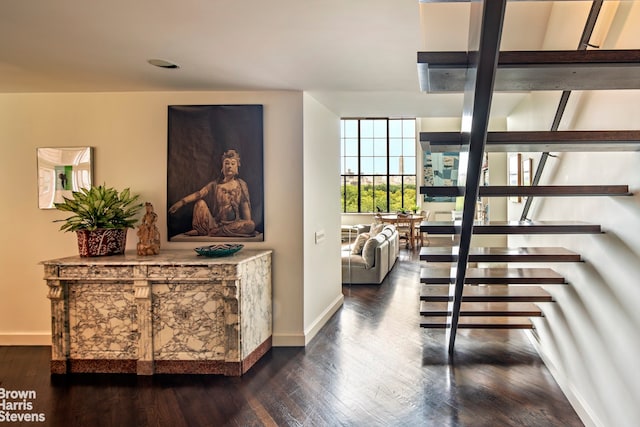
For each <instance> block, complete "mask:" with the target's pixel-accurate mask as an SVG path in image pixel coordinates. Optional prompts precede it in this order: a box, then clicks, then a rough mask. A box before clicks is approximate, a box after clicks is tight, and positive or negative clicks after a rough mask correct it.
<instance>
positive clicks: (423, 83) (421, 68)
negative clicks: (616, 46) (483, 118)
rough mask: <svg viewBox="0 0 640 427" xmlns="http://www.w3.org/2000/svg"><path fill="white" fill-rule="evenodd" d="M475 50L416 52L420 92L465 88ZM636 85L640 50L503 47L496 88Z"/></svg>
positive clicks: (609, 88)
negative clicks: (533, 49) (523, 49)
mask: <svg viewBox="0 0 640 427" xmlns="http://www.w3.org/2000/svg"><path fill="white" fill-rule="evenodd" d="M477 54H478V53H477V52H463V51H460V52H418V80H419V83H420V89H421V90H422V91H424V92H429V93H438V92H457V93H462V92H464V90H465V83H466V80H467V68H468V67H469V64H473V63H474V61H475V60H474V57H475V56H477ZM638 87H640V50H637V49H620V50H605V49H597V50H596V49H592V50H567V51H557V50H555V51H554V50H541V51H501V52H500V53H499V55H498V64H497V69H496V71H495V82H494V87H493V90H494V91H532V90H615V89H637V88H638Z"/></svg>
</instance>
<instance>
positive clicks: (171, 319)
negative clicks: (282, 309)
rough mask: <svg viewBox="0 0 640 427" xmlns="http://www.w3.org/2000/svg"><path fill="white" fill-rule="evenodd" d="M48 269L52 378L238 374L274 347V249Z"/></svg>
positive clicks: (73, 260) (124, 258)
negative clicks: (113, 374)
mask: <svg viewBox="0 0 640 427" xmlns="http://www.w3.org/2000/svg"><path fill="white" fill-rule="evenodd" d="M43 264H44V265H45V279H46V281H47V285H48V286H49V299H50V300H51V313H52V361H51V372H52V373H67V372H131V373H134V372H135V373H138V374H153V373H222V374H225V375H241V374H242V373H244V372H246V370H248V369H249V368H250V367H251V366H252V365H253V364H254V363H255V362H256V361H257V360H258V359H259V358H260V357H261V356H262V355H263V354H264V353H266V351H268V349H269V348H271V334H272V326H271V322H272V315H271V251H249V250H247V251H242V252H240V253H238V254H235V255H234V256H232V257H229V258H223V259H207V258H204V259H203V258H200V257H198V258H196V257H195V256H194V255H193V254H192V253H191V252H189V251H163V253H161V254H160V255H158V256H154V257H140V256H136V255H132V254H125V255H118V256H112V257H101V258H100V259H87V258H80V257H68V258H61V259H57V260H51V261H45V262H43Z"/></svg>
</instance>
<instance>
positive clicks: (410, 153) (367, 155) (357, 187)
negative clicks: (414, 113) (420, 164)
mask: <svg viewBox="0 0 640 427" xmlns="http://www.w3.org/2000/svg"><path fill="white" fill-rule="evenodd" d="M340 169H341V172H340V181H341V193H342V212H376V211H382V212H396V211H399V210H401V209H412V208H413V207H414V206H415V205H416V201H417V198H416V121H415V119H343V120H341V137H340Z"/></svg>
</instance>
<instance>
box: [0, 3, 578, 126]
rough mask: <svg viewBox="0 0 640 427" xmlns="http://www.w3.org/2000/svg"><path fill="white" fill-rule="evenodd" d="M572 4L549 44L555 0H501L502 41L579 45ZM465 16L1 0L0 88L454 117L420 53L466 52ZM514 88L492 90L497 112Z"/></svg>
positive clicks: (359, 7) (397, 6) (374, 7)
mask: <svg viewBox="0 0 640 427" xmlns="http://www.w3.org/2000/svg"><path fill="white" fill-rule="evenodd" d="M569 3H572V4H574V5H576V4H578V6H573V9H571V12H570V14H568V15H567V17H566V20H565V21H563V25H562V31H556V32H555V33H554V40H553V41H552V42H551V41H550V40H551V37H550V36H549V26H550V25H551V24H552V22H551V21H552V19H551V18H553V16H554V14H553V13H551V12H552V9H553V7H554V6H553V3H552V2H513V3H509V4H508V8H507V16H506V20H505V27H504V31H503V38H502V40H503V42H502V49H503V50H508V49H540V48H543V47H544V48H547V49H550V48H554V49H575V48H576V47H577V43H578V39H579V37H580V33H581V31H582V26H583V25H584V20H585V18H586V13H587V12H588V7H589V4H590V2H569ZM468 15H469V4H468V3H464V2H462V3H459V2H457V3H444V4H443V3H419V1H418V0H393V1H390V0H366V1H365V0H348V1H347V0H316V1H300V0H272V1H270V2H264V1H259V2H258V1H256V2H244V1H238V0H180V1H172V0H135V1H131V0H111V1H108V2H94V1H86V0H56V1H51V0H2V1H0V93H14V92H15V93H20V92H109V91H227V90H228V91H241V90H249V91H255V90H295V91H307V92H309V93H311V94H312V95H313V96H314V97H315V98H316V99H318V100H319V101H320V102H322V103H324V104H325V105H326V106H327V107H329V108H330V109H331V110H333V111H335V112H336V113H337V114H339V115H341V116H415V117H459V115H460V112H461V108H462V97H461V96H460V95H457V94H426V93H421V92H420V90H419V86H418V77H417V71H416V69H417V67H416V52H417V51H419V50H466V47H467V41H466V40H467V32H468V30H467V28H468ZM550 22H551V24H550ZM523 28H526V31H523ZM152 58H160V59H165V60H169V61H172V62H175V63H176V64H178V65H179V66H180V68H179V69H161V68H157V67H153V66H152V65H150V64H148V63H147V60H148V59H152ZM523 96H524V95H523V94H517V93H510V94H497V95H496V96H495V98H494V104H493V107H492V114H494V115H496V116H506V115H507V114H508V113H509V112H510V111H511V109H512V108H514V106H515V105H516V104H517V103H518V102H520V100H521V99H522V97H523Z"/></svg>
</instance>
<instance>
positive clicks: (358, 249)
mask: <svg viewBox="0 0 640 427" xmlns="http://www.w3.org/2000/svg"><path fill="white" fill-rule="evenodd" d="M369 237H370V236H369V233H362V234H358V237H356V241H355V242H353V247H352V248H351V253H352V254H353V255H360V254H361V253H362V248H364V244H365V243H366V242H367V240H369Z"/></svg>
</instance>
